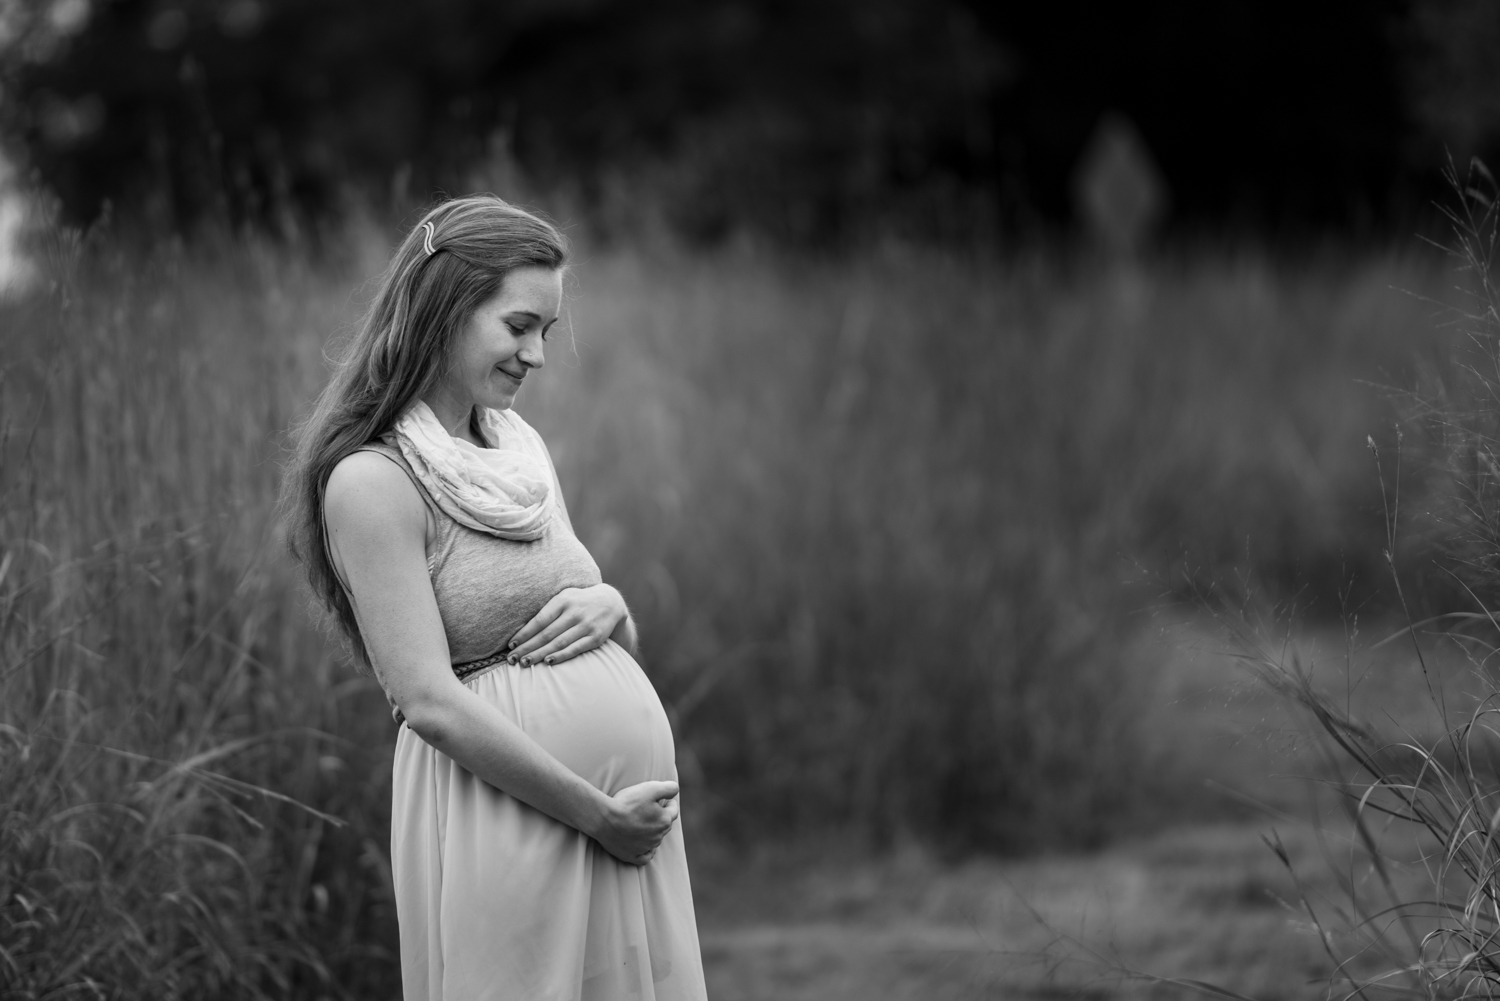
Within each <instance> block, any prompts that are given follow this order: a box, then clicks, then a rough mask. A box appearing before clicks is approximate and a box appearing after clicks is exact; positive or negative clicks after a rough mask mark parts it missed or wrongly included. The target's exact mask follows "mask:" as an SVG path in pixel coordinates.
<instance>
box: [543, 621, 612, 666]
mask: <svg viewBox="0 0 1500 1001" xmlns="http://www.w3.org/2000/svg"><path fill="white" fill-rule="evenodd" d="M604 640H605V637H601V636H596V635H594V634H593V633H590V632H585V631H583V630H582V629H581V628H580V629H570V630H568V631H567V632H565V633H563V634H562V635H561V636H559V637H557V639H555V640H553V641H552V642H551V643H548V644H547V645H546V646H544V647H542V648H541V649H540V650H538V651H537V652H536V653H534V654H532V656H531V659H532V660H534V661H535V660H539V661H541V662H542V663H544V664H561V663H562V662H563V661H565V660H572V659H573V658H574V657H577V656H578V655H579V654H581V653H588V652H589V651H590V650H596V649H598V648H599V647H601V646H603V645H604Z"/></svg>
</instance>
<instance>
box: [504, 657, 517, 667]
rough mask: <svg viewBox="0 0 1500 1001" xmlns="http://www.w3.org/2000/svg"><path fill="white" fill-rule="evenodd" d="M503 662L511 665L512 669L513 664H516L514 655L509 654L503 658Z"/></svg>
mask: <svg viewBox="0 0 1500 1001" xmlns="http://www.w3.org/2000/svg"><path fill="white" fill-rule="evenodd" d="M505 662H506V663H507V664H509V665H511V666H512V667H514V666H515V664H516V655H515V654H511V655H510V656H509V657H506V658H505Z"/></svg>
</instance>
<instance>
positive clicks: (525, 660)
mask: <svg viewBox="0 0 1500 1001" xmlns="http://www.w3.org/2000/svg"><path fill="white" fill-rule="evenodd" d="M521 666H522V667H530V666H531V658H530V657H522V658H521Z"/></svg>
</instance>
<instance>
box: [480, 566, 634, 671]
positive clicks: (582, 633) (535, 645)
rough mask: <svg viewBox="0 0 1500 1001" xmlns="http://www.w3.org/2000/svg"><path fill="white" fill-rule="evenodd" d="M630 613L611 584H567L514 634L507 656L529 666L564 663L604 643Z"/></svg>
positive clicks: (513, 661)
mask: <svg viewBox="0 0 1500 1001" xmlns="http://www.w3.org/2000/svg"><path fill="white" fill-rule="evenodd" d="M629 614H630V611H629V609H627V608H626V607H625V599H624V598H623V597H622V596H621V595H620V592H619V591H617V590H615V589H614V588H612V587H610V586H609V585H608V584H595V585H594V586H593V587H568V588H564V589H563V590H561V591H559V592H557V594H555V595H553V596H552V600H551V601H549V602H547V603H546V604H545V605H543V606H542V610H541V611H540V612H537V613H536V615H534V616H532V618H531V621H530V622H528V623H526V624H525V625H524V626H522V627H521V628H520V630H519V631H517V633H516V635H515V636H513V637H511V641H510V651H509V653H508V654H507V659H508V660H509V661H510V663H512V664H524V665H526V666H528V667H529V666H531V665H532V664H561V663H562V662H563V661H565V660H568V659H570V658H573V657H577V656H578V655H579V654H581V653H587V652H588V651H589V650H593V649H594V648H596V647H600V646H603V645H604V641H605V640H607V639H609V636H610V633H612V632H614V631H615V627H616V626H618V625H619V624H620V621H621V620H622V619H624V618H625V617H627V616H628V615H629Z"/></svg>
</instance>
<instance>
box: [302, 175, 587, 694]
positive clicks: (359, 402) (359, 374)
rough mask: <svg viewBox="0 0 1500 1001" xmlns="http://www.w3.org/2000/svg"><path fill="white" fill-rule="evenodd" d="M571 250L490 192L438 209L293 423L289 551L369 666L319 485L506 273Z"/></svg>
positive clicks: (428, 373)
mask: <svg viewBox="0 0 1500 1001" xmlns="http://www.w3.org/2000/svg"><path fill="white" fill-rule="evenodd" d="M429 245H430V246H431V247H432V252H431V253H429V252H428V249H427V248H428V246H429ZM567 258H568V248H567V243H566V242H565V241H564V239H563V236H562V234H561V233H559V232H558V231H557V229H556V227H554V226H553V225H552V224H551V223H548V222H546V221H545V220H542V219H539V218H537V217H536V216H534V215H532V214H531V213H529V212H526V211H523V210H522V209H518V208H516V207H514V206H512V205H510V204H507V203H506V202H504V201H502V200H501V199H499V198H496V197H494V196H493V195H471V196H470V197H467V198H457V199H454V200H453V201H449V202H444V203H442V204H440V205H438V206H437V207H435V208H433V209H432V210H431V211H429V212H428V213H427V214H426V215H425V216H424V217H423V218H422V221H421V222H419V223H418V224H417V226H416V228H414V229H413V230H412V231H411V232H410V233H408V234H407V235H406V238H405V239H404V240H402V241H401V245H400V246H399V247H398V248H396V253H395V256H394V257H393V258H392V259H391V263H390V266H389V267H387V268H386V271H385V273H384V274H383V275H382V276H381V278H380V284H379V287H378V291H377V294H376V296H375V301H374V302H373V303H372V304H371V306H370V311H369V313H368V314H367V315H366V316H365V319H364V321H363V323H362V324H361V325H360V327H359V330H358V332H357V333H356V334H355V336H354V338H353V340H352V341H351V342H350V343H349V345H348V346H347V349H346V350H345V352H344V356H343V358H342V359H341V360H340V361H339V363H338V367H337V368H336V369H335V371H334V373H333V378H332V379H331V380H330V381H329V383H328V386H327V388H325V389H324V390H323V392H322V394H321V395H320V396H319V397H318V401H317V404H316V405H315V406H314V407H313V410H312V413H311V414H310V415H309V416H308V418H307V419H306V420H305V421H303V422H302V423H301V424H299V425H298V426H297V427H295V428H294V429H293V431H292V442H293V457H292V461H291V464H290V466H289V468H288V469H287V470H286V474H285V478H284V480H283V481H282V488H281V506H282V512H283V516H284V517H285V519H286V524H287V528H288V536H289V542H290V544H291V549H292V554H293V555H294V556H296V558H297V559H298V561H299V562H301V563H302V565H303V567H304V568H305V569H306V571H307V578H308V581H309V583H310V584H311V585H312V589H313V593H314V594H316V595H317V597H318V599H319V600H320V601H321V602H322V603H323V604H324V605H325V606H326V607H327V609H328V611H329V612H330V613H331V615H332V617H333V619H334V621H335V622H336V623H337V625H338V628H339V630H340V631H341V632H342V633H343V634H344V636H345V637H347V639H348V640H349V642H350V645H351V646H352V647H353V650H354V654H355V657H356V659H357V660H358V661H359V662H360V664H361V665H367V664H368V663H369V659H368V654H367V652H366V650H365V645H364V642H363V640H362V639H361V638H360V635H359V627H358V625H357V624H356V622H355V619H354V606H353V605H352V604H351V603H350V601H349V596H348V594H346V593H345V591H344V588H343V585H342V584H341V583H340V581H339V577H338V573H337V572H336V571H335V570H334V567H333V563H332V561H331V557H330V556H329V547H328V528H327V525H326V523H325V522H324V520H323V492H324V490H325V489H326V487H327V486H328V477H329V475H330V474H332V472H333V467H334V466H337V465H338V464H339V462H340V461H342V460H343V459H344V457H345V456H347V455H350V454H351V453H353V452H354V451H355V450H356V449H358V448H359V447H360V446H361V445H364V444H366V443H367V442H370V441H373V440H374V439H376V438H379V437H380V436H381V435H383V434H386V433H387V432H389V431H390V430H391V428H393V427H394V426H395V424H396V421H397V419H398V418H399V417H400V416H401V415H402V413H404V412H405V411H406V408H407V407H409V406H411V404H412V403H413V402H414V401H415V400H418V399H420V398H421V397H423V396H425V395H426V394H427V393H428V392H430V391H431V390H432V388H433V386H434V385H435V384H436V383H437V381H438V380H439V379H440V378H441V377H442V375H443V372H444V371H445V370H446V368H447V365H448V363H449V357H450V353H451V350H452V347H453V343H454V340H455V339H456V338H457V337H458V335H459V334H460V333H461V332H462V331H463V329H464V327H465V326H466V325H467V323H468V321H469V318H470V317H471V316H473V314H474V311H475V310H476V309H477V308H478V307H479V306H480V305H482V304H483V303H485V302H486V301H488V300H489V299H490V298H492V297H493V296H494V295H495V294H496V293H498V292H499V291H500V284H501V282H503V281H504V280H505V276H506V275H507V274H508V273H509V272H511V271H513V270H515V269H516V268H524V267H543V268H549V269H553V270H556V269H558V268H561V267H562V266H563V265H564V264H565V263H566V262H567Z"/></svg>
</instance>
